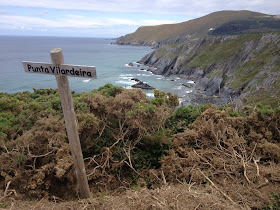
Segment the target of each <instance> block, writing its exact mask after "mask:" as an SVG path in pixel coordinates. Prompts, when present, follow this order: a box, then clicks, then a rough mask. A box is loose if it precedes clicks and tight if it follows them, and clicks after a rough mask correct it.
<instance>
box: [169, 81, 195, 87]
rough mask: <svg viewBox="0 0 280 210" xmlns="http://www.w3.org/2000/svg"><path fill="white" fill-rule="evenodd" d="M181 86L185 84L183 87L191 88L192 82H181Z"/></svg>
mask: <svg viewBox="0 0 280 210" xmlns="http://www.w3.org/2000/svg"><path fill="white" fill-rule="evenodd" d="M173 81H174V80H173ZM182 85H183V86H185V87H187V88H192V87H193V84H191V83H186V84H185V83H183V84H182Z"/></svg>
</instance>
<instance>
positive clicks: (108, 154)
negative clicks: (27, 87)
mask: <svg viewBox="0 0 280 210" xmlns="http://www.w3.org/2000/svg"><path fill="white" fill-rule="evenodd" d="M154 94H155V98H154V99H153V100H149V99H147V97H146V95H145V94H144V93H143V92H142V91H141V90H139V89H133V90H127V89H124V88H120V87H116V86H113V85H111V84H107V85H105V86H103V87H100V88H99V89H98V90H93V91H91V92H89V93H81V94H80V93H74V92H72V97H73V102H74V107H75V112H76V117H77V121H78V131H79V137H80V141H81V146H82V151H83V156H84V159H85V165H86V171H87V175H88V179H89V183H90V186H91V189H94V190H95V191H96V192H97V191H110V190H113V191H115V190H116V189H120V188H129V187H131V186H138V185H139V183H140V182H144V183H145V185H146V186H147V187H151V188H153V187H155V186H159V185H161V184H162V183H163V181H161V180H162V179H163V177H164V178H165V179H166V181H167V182H175V183H176V181H179V182H180V183H185V182H189V183H191V182H192V181H195V182H196V183H202V184H203V183H205V182H206V181H207V180H205V179H204V178H203V177H202V176H201V174H199V173H197V170H196V169H197V167H199V169H200V170H201V171H202V172H203V173H204V174H207V173H209V174H208V175H209V176H211V179H212V178H213V179H215V178H216V177H218V176H220V175H221V176H225V177H223V178H225V179H223V180H228V178H230V179H232V177H235V178H236V179H240V177H244V170H243V169H244V166H243V165H244V164H246V165H245V167H246V169H247V170H249V171H250V174H249V172H248V173H247V178H248V177H249V178H248V179H250V180H255V179H256V176H255V175H256V171H255V170H256V164H255V162H253V161H256V160H257V158H259V161H260V162H256V163H257V164H261V163H262V162H265V163H267V162H269V161H271V162H272V163H275V164H277V163H278V162H280V156H279V154H280V147H279V146H278V144H279V140H278V139H279V138H280V137H279V124H280V122H279V119H280V117H279V114H280V112H279V109H272V108H271V107H268V106H262V105H257V106H256V107H244V109H236V108H233V107H232V106H227V107H219V108H216V107H215V106H214V105H210V104H206V105H203V106H187V107H179V108H178V107H177V106H178V104H179V103H178V97H177V96H176V95H173V94H170V93H165V92H163V91H159V90H155V91H154ZM176 107H177V108H176ZM0 110H1V112H0V171H1V174H0V189H4V188H5V184H6V183H7V182H9V181H11V185H10V187H11V188H12V189H16V192H17V193H22V194H24V195H25V196H30V197H32V198H34V197H35V198H39V197H40V196H42V195H45V194H50V195H54V196H58V197H61V198H69V197H71V196H75V190H74V189H75V187H73V186H74V185H75V179H74V178H73V177H74V176H73V174H74V171H73V163H72V158H71V154H70V149H69V145H68V138H67V136H66V129H65V124H64V119H63V113H62V109H61V104H60V98H59V94H58V91H57V90H52V89H47V90H43V89H34V92H33V93H30V92H27V91H25V92H22V93H16V94H7V93H0ZM277 142H278V143H277ZM225 152H226V153H225ZM248 154H249V156H248ZM227 155H228V156H230V157H235V158H231V159H230V160H229V159H227V157H228V156H227ZM242 159H243V161H247V162H246V163H245V162H244V164H243V163H242V162H241V163H240V162H238V161H240V160H242ZM224 164H229V165H230V167H228V166H227V165H224ZM224 167H228V168H226V170H227V171H226V172H225V171H223V170H224ZM263 167H265V166H264V165H260V167H259V170H263ZM271 170H272V169H270V170H268V172H267V173H266V172H264V170H263V171H262V173H263V174H264V175H265V177H266V178H267V177H268V178H269V177H274V176H275V175H268V173H272V172H271ZM240 171H241V173H240ZM237 172H239V173H240V174H237ZM262 173H260V175H262ZM228 174H229V176H230V177H227V175H228ZM268 178H267V179H268ZM275 180H277V177H276V178H275ZM239 181H240V180H239ZM245 182H246V179H245ZM271 182H272V181H271ZM240 183H243V184H244V179H242V180H241V181H240ZM277 193H278V192H277ZM68 196H69V197H68Z"/></svg>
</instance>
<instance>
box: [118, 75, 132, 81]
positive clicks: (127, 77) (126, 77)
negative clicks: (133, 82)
mask: <svg viewBox="0 0 280 210" xmlns="http://www.w3.org/2000/svg"><path fill="white" fill-rule="evenodd" d="M119 78H120V79H128V80H130V79H132V78H133V77H132V74H121V75H120V76H119Z"/></svg>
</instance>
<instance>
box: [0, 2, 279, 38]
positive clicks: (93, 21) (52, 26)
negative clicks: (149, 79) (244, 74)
mask: <svg viewBox="0 0 280 210" xmlns="http://www.w3.org/2000/svg"><path fill="white" fill-rule="evenodd" d="M221 10H251V11H255V12H262V13H265V14H270V15H280V1H279V0H79V1H78V0H0V35H27V36H70V37H104V38H117V37H120V36H123V35H125V34H128V33H132V32H134V31H135V30H137V28H138V27H140V26H149V25H160V24H171V23H178V22H184V21H187V20H191V19H195V18H199V17H201V16H204V15H207V14H209V13H212V12H216V11H221Z"/></svg>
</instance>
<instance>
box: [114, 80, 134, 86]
mask: <svg viewBox="0 0 280 210" xmlns="http://www.w3.org/2000/svg"><path fill="white" fill-rule="evenodd" d="M117 83H119V84H124V85H134V84H136V83H137V82H135V81H133V80H119V81H117Z"/></svg>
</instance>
